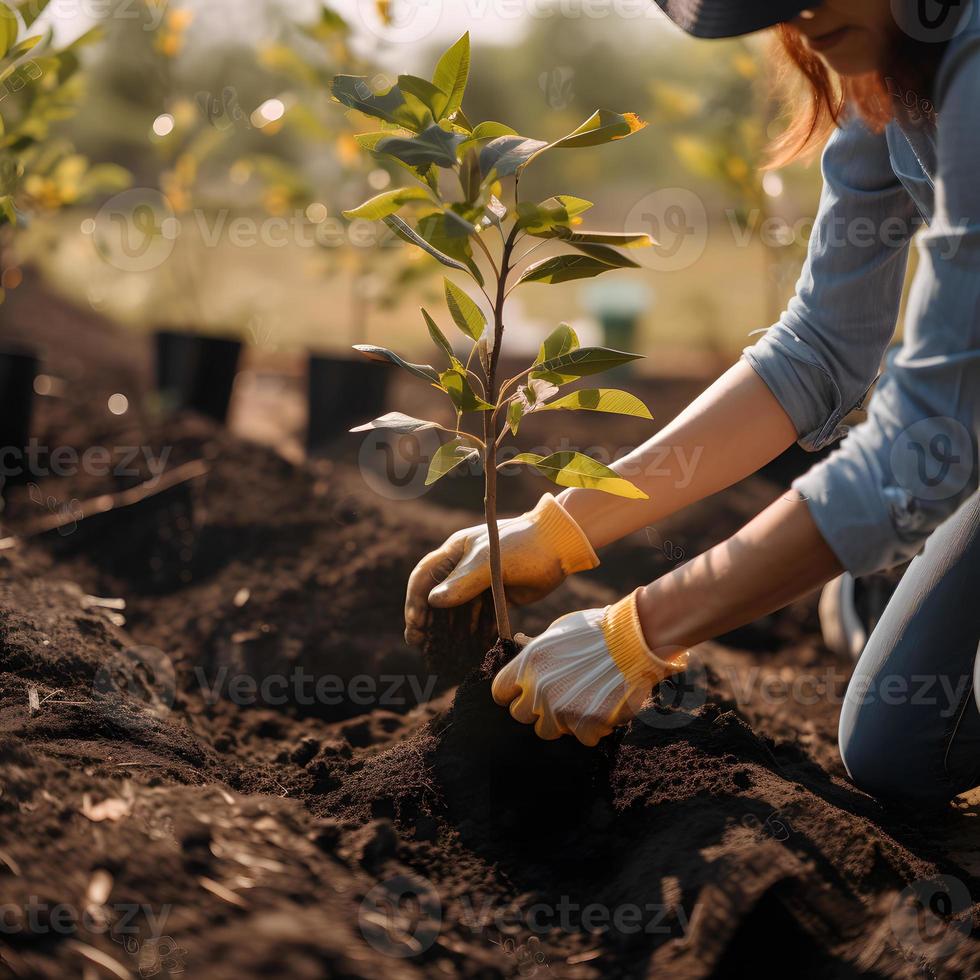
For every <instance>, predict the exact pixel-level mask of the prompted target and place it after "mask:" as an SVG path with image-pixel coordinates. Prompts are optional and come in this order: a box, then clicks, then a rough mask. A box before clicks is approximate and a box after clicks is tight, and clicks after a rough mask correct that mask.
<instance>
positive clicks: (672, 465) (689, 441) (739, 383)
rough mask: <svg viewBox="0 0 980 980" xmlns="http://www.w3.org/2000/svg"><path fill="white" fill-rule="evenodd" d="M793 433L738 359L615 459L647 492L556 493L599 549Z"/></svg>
mask: <svg viewBox="0 0 980 980" xmlns="http://www.w3.org/2000/svg"><path fill="white" fill-rule="evenodd" d="M654 408H656V406H654ZM796 437H797V434H796V430H795V429H794V427H793V423H792V422H791V421H790V418H789V416H788V415H787V414H786V412H785V411H784V410H783V408H782V407H781V406H780V404H779V402H778V401H777V400H776V398H775V396H774V395H773V394H772V392H771V391H770V390H769V388H768V387H767V386H766V384H765V382H764V381H762V379H761V378H760V377H759V376H758V375H757V374H756V373H755V371H754V370H753V369H752V368H751V367H750V366H749V365H748V364H747V363H745V362H744V361H739V362H738V363H737V364H735V365H733V366H732V367H731V368H729V369H728V371H726V372H725V373H724V374H723V375H722V376H721V377H720V378H719V379H718V380H717V381H716V382H715V383H714V384H713V385H712V386H711V387H710V388H708V389H707V390H706V391H704V392H703V393H702V394H701V395H699V396H698V397H697V398H696V399H695V400H694V401H693V402H692V403H691V404H690V405H689V406H688V407H687V408H686V409H685V410H684V411H683V412H681V414H680V415H678V416H677V418H675V419H674V420H673V421H672V422H671V423H670V424H669V425H667V426H665V427H664V428H663V429H662V430H661V431H660V432H658V433H657V434H656V435H655V436H654V437H653V438H652V439H649V440H648V441H647V442H645V443H644V444H643V445H642V446H640V447H638V448H637V449H635V450H634V451H633V452H631V453H630V454H629V455H628V456H625V457H623V459H621V460H619V461H618V462H616V463H615V464H614V465H613V469H614V470H616V472H617V473H620V474H621V475H622V476H624V477H626V478H627V479H629V480H631V481H632V482H633V483H635V484H636V485H637V486H638V487H640V489H641V490H643V491H644V492H645V493H646V494H647V495H648V497H649V499H647V500H624V499H623V498H622V497H612V496H609V495H608V494H604V493H602V492H600V491H598V490H579V489H576V490H566V491H565V492H564V493H562V494H561V495H560V496H559V498H558V499H559V501H560V502H561V504H562V506H563V507H564V508H565V510H566V511H567V512H568V513H569V514H570V515H571V516H572V517H573V518H574V519H575V521H576V522H577V523H578V525H579V526H580V527H581V528H582V530H583V531H585V534H586V536H587V537H588V538H589V540H590V541H591V542H592V546H593V547H594V548H601V547H603V546H604V545H607V544H609V543H610V542H612V541H617V540H618V539H619V538H621V537H623V536H624V535H626V534H629V533H630V532H631V531H635V530H637V529H638V528H641V527H644V526H646V525H648V524H651V523H654V522H656V521H658V520H661V519H662V518H664V517H666V516H667V515H669V514H673V513H675V512H676V511H678V510H681V509H682V508H684V507H686V506H687V505H688V504H691V503H693V502H694V501H696V500H701V499H702V498H704V497H708V496H710V495H711V494H713V493H716V492H717V491H719V490H723V489H724V488H725V487H728V486H731V484H733V483H736V482H738V481H739V480H741V479H743V478H744V477H746V476H748V475H749V474H750V473H754V472H755V471H756V470H757V469H759V467H761V466H764V465H765V464H766V463H768V462H769V461H770V460H772V459H774V458H775V457H776V456H778V455H779V454H780V453H781V452H782V451H783V450H784V449H786V448H787V447H788V446H790V445H792V443H793V442H794V441H795V440H796Z"/></svg>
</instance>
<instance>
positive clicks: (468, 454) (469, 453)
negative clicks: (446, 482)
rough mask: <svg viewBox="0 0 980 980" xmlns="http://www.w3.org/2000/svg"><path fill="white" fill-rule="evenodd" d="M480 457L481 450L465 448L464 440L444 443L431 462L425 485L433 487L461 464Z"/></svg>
mask: <svg viewBox="0 0 980 980" xmlns="http://www.w3.org/2000/svg"><path fill="white" fill-rule="evenodd" d="M475 456H479V450H477V449H475V448H474V447H473V446H464V445H463V440H462V439H459V438H456V439H450V440H449V442H445V443H443V444H442V445H441V446H440V447H439V448H438V449H437V450H436V451H435V452H434V453H433V454H432V459H431V460H430V462H429V472H428V474H427V475H426V477H425V485H426V486H427V487H430V486H432V484H433V483H435V482H436V480H441V479H442V478H443V477H444V476H445V475H446V474H447V473H450V472H451V471H452V470H454V469H456V467H457V466H459V465H460V463H465V462H468V461H469V460H471V459H473V458H474V457H475Z"/></svg>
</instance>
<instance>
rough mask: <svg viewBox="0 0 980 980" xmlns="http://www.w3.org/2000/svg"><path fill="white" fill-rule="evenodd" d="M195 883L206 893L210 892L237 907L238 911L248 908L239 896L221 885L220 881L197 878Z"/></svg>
mask: <svg viewBox="0 0 980 980" xmlns="http://www.w3.org/2000/svg"><path fill="white" fill-rule="evenodd" d="M197 883H198V884H199V885H200V886H201V887H202V888H204V889H205V890H206V891H209V892H211V894H212V895H214V896H215V897H216V898H220V899H221V900H222V901H223V902H227V903H228V904H229V905H237V906H238V908H240V909H247V908H248V903H247V902H246V901H245V899H243V898H242V897H241V895H239V894H238V893H237V892H233V891H232V890H231V889H230V888H228V887H226V886H225V885H222V884H221V882H220V881H215V880H214V879H212V878H198V879H197Z"/></svg>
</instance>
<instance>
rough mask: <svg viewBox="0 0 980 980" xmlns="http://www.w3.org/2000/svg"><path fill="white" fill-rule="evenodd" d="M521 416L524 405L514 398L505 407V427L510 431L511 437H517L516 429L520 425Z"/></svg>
mask: <svg viewBox="0 0 980 980" xmlns="http://www.w3.org/2000/svg"><path fill="white" fill-rule="evenodd" d="M523 415H524V403H523V402H522V401H521V400H520V399H519V398H515V399H514V400H513V401H511V402H510V403H509V404H508V405H507V427H508V428H509V429H510V433H511V435H514V436H516V435H517V429H518V427H519V426H520V424H521V418H522V417H523Z"/></svg>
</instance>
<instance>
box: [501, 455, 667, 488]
mask: <svg viewBox="0 0 980 980" xmlns="http://www.w3.org/2000/svg"><path fill="white" fill-rule="evenodd" d="M507 462H508V463H526V464H527V465H528V466H532V467H534V469H536V470H537V471H538V472H539V473H540V474H541V475H542V476H545V477H547V478H548V479H549V480H551V482H552V483H555V484H557V485H558V486H560V487H585V488H586V489H589V490H602V491H604V492H605V493H611V494H613V495H614V496H617V497H628V498H629V499H631V500H647V499H648V496H647V494H645V493H644V492H643V491H642V490H641V489H640V488H639V487H637V486H634V485H633V484H632V483H630V481H629V480H625V479H623V477H621V476H620V475H619V474H618V473H616V472H615V471H614V470H611V469H610V468H609V467H608V466H606V465H605V464H604V463H600V462H599V461H598V460H595V459H592V458H591V457H589V456H586V455H585V454H584V453H576V452H561V453H552V454H551V455H550V456H538V455H537V454H536V453H519V454H518V455H517V456H515V457H514V458H513V459H511V460H508V461H507Z"/></svg>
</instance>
